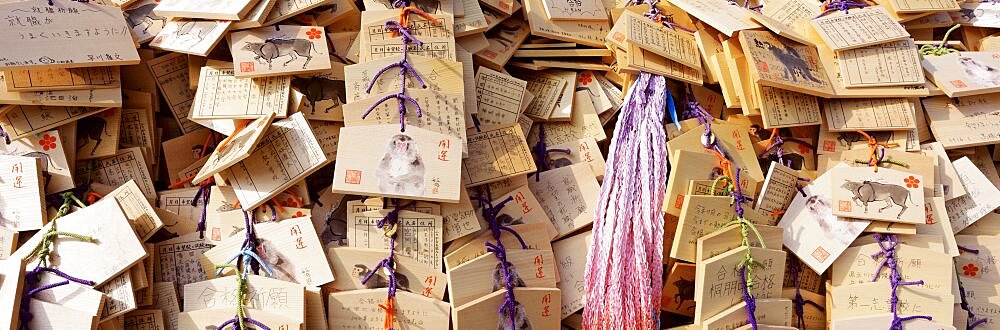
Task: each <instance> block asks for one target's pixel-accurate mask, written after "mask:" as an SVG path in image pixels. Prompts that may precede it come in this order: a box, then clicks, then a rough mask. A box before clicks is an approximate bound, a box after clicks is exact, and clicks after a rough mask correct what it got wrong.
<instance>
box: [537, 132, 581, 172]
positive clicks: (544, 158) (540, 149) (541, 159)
mask: <svg viewBox="0 0 1000 330" xmlns="http://www.w3.org/2000/svg"><path fill="white" fill-rule="evenodd" d="M552 152H561V153H564V154H570V153H571V152H572V151H571V150H569V148H552V149H549V147H548V146H546V145H545V126H544V124H538V142H537V143H535V145H534V146H532V147H531V154H533V155H535V167H536V168H537V171H536V172H535V182H538V181H539V180H541V176H540V175H539V174H541V173H542V172H545V171H548V170H549V153H552Z"/></svg>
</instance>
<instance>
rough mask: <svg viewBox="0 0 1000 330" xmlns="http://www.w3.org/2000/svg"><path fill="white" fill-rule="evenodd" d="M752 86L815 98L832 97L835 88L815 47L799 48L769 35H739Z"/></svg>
mask: <svg viewBox="0 0 1000 330" xmlns="http://www.w3.org/2000/svg"><path fill="white" fill-rule="evenodd" d="M740 44H741V45H742V46H743V51H744V53H745V54H746V56H747V58H746V61H747V66H748V67H749V69H750V74H751V75H750V76H747V77H746V78H747V79H753V82H756V83H759V84H761V85H762V86H770V87H775V88H781V89H784V90H789V91H796V92H800V93H805V94H809V95H816V96H832V95H833V87H832V85H831V84H830V78H829V77H827V75H826V70H825V69H824V68H823V65H822V64H821V63H820V62H819V61H817V60H816V59H818V58H819V54H818V52H817V50H816V48H815V47H812V46H805V45H798V44H795V43H793V42H789V41H788V40H787V39H784V38H783V37H780V36H776V35H774V34H773V33H771V32H767V31H743V32H740Z"/></svg>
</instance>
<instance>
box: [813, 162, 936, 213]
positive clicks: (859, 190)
mask: <svg viewBox="0 0 1000 330" xmlns="http://www.w3.org/2000/svg"><path fill="white" fill-rule="evenodd" d="M830 180H831V181H832V182H833V190H832V194H831V196H830V197H831V202H832V203H833V204H831V205H830V207H831V209H832V212H833V215H836V216H839V217H850V218H857V219H870V220H882V221H891V222H902V223H924V222H925V221H926V214H925V213H924V211H923V209H922V206H923V204H924V186H925V185H926V184H925V179H924V177H923V176H922V175H919V174H915V173H911V172H903V171H898V170H894V169H890V168H882V169H879V170H878V171H877V172H876V171H875V170H874V169H873V168H866V167H837V168H834V169H831V170H830Z"/></svg>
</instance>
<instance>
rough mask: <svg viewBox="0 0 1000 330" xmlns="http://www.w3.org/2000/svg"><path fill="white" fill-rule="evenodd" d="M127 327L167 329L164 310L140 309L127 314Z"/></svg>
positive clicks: (153, 329) (151, 329) (154, 329)
mask: <svg viewBox="0 0 1000 330" xmlns="http://www.w3.org/2000/svg"><path fill="white" fill-rule="evenodd" d="M124 321H125V328H126V329H149V330H166V329H167V324H166V323H164V321H163V312H162V311H160V310H159V309H140V310H134V311H131V312H128V313H126V314H125V319H124Z"/></svg>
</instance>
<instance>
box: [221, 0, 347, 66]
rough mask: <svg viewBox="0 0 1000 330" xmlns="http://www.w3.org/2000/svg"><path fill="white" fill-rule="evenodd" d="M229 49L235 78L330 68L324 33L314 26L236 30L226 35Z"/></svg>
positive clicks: (283, 26)
mask: <svg viewBox="0 0 1000 330" xmlns="http://www.w3.org/2000/svg"><path fill="white" fill-rule="evenodd" d="M272 13H273V11H272ZM229 49H231V50H232V54H233V69H234V75H235V76H236V77H239V78H250V77H264V76H279V75H285V74H291V73H312V72H320V71H325V70H329V69H330V68H331V66H330V57H329V56H330V55H329V53H330V52H329V50H328V48H327V42H326V32H324V30H323V28H322V27H318V26H298V25H280V26H274V27H262V28H256V29H250V30H243V31H236V32H233V33H232V34H230V36H229Z"/></svg>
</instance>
